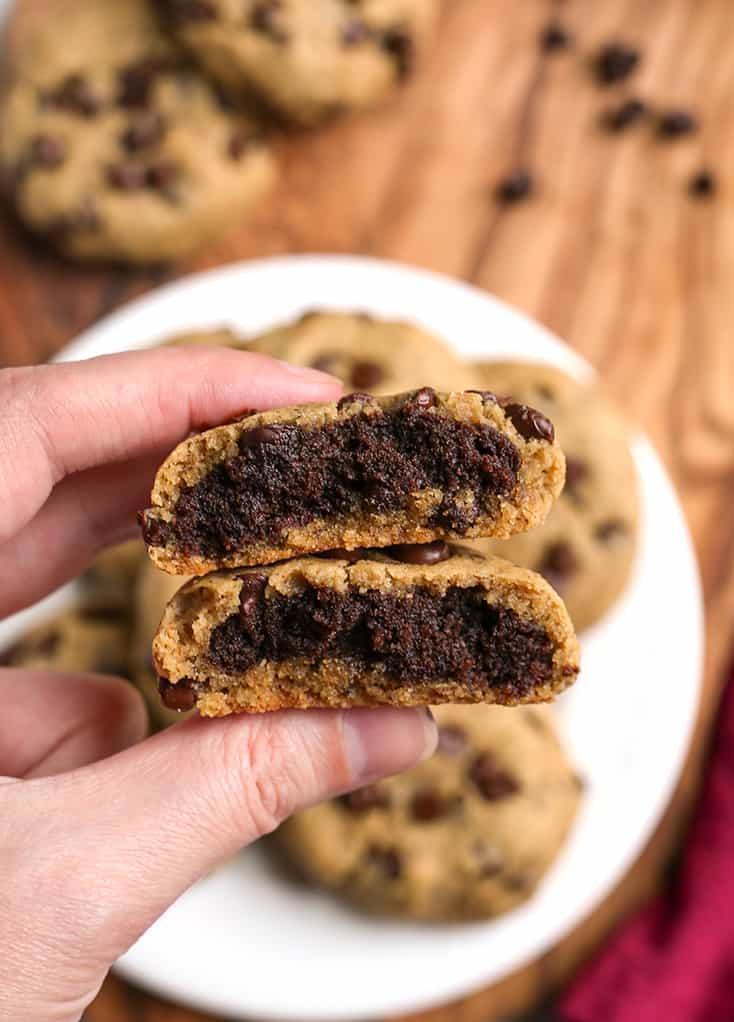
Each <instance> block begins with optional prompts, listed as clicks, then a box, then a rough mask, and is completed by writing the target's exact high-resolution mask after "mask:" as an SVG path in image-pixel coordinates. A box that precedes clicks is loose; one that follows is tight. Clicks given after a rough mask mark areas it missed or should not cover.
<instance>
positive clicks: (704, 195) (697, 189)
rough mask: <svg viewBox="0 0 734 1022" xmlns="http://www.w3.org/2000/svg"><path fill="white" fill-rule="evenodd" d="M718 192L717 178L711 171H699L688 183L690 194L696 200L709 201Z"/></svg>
mask: <svg viewBox="0 0 734 1022" xmlns="http://www.w3.org/2000/svg"><path fill="white" fill-rule="evenodd" d="M715 192H716V178H715V177H714V175H713V174H712V173H711V171H710V170H699V171H698V172H697V173H696V174H694V175H693V177H692V178H691V180H690V181H689V182H688V194H689V195H692V196H693V197H694V198H696V199H708V198H710V197H711V196H712V195H713V194H714V193H715Z"/></svg>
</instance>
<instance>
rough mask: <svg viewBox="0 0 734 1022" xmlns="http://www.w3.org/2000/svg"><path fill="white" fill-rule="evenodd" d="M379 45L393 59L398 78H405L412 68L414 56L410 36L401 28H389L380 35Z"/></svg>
mask: <svg viewBox="0 0 734 1022" xmlns="http://www.w3.org/2000/svg"><path fill="white" fill-rule="evenodd" d="M381 45H382V48H383V50H385V51H386V52H387V53H389V54H390V56H391V57H392V58H393V60H394V61H395V68H396V72H397V76H398V78H399V79H404V78H407V77H408V75H409V74H410V72H411V71H412V70H413V63H414V58H415V44H414V43H413V39H412V37H411V36H409V35H408V33H407V32H404V31H403V30H402V29H398V28H395V29H390V30H389V31H388V32H385V33H384V35H383V36H382V39H381Z"/></svg>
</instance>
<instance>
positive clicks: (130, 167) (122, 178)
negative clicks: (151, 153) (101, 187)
mask: <svg viewBox="0 0 734 1022" xmlns="http://www.w3.org/2000/svg"><path fill="white" fill-rule="evenodd" d="M107 183H108V184H109V185H110V187H112V188H117V189H118V190H119V191H123V192H132V191H137V190H138V189H140V188H145V186H146V184H147V171H146V168H145V167H144V166H143V165H142V164H141V163H116V164H114V165H113V166H111V167H108V168H107Z"/></svg>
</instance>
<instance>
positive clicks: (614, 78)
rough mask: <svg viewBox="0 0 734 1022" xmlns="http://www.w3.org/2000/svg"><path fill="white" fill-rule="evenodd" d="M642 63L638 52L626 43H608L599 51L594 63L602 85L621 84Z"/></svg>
mask: <svg viewBox="0 0 734 1022" xmlns="http://www.w3.org/2000/svg"><path fill="white" fill-rule="evenodd" d="M639 63H640V54H639V51H638V50H635V49H633V48H632V47H631V46H627V45H626V43H620V42H612V43H607V44H606V45H605V46H603V47H602V48H601V50H600V51H599V53H598V55H597V57H596V60H595V62H594V68H595V71H596V77H597V80H598V82H599V84H600V85H613V84H614V83H615V82H621V81H622V80H623V79H624V78H627V77H628V76H629V75H631V74H632V72H633V71H634V70H635V68H636V67H637V65H638V64H639Z"/></svg>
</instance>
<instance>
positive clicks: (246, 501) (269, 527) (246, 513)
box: [144, 391, 520, 557]
mask: <svg viewBox="0 0 734 1022" xmlns="http://www.w3.org/2000/svg"><path fill="white" fill-rule="evenodd" d="M425 393H430V395H431V401H430V403H429V404H428V405H426V403H425V400H419V397H420V396H421V395H424V392H423V391H420V392H419V393H418V394H417V395H414V397H413V398H411V399H409V400H408V401H406V403H405V404H404V405H403V406H402V407H400V408H397V409H394V410H392V411H390V412H386V413H382V412H380V411H379V410H378V409H377V406H376V405H374V406H373V408H374V411H372V412H371V414H358V415H354V416H351V417H350V418H348V419H343V420H340V421H337V422H333V423H330V424H328V425H326V426H322V427H318V428H315V429H303V428H301V427H299V426H295V425H292V424H283V425H279V424H274V425H272V426H265V427H262V426H261V427H259V428H257V429H253V430H250V431H248V432H247V433H244V434H243V435H242V437H241V438H240V442H239V453H238V454H236V455H235V456H234V457H233V458H231V459H230V460H229V461H227V462H223V463H221V464H218V465H216V466H215V467H214V468H213V469H212V470H211V472H209V473H208V474H207V475H206V476H205V477H204V478H203V479H202V480H201V481H200V482H199V483H197V484H196V485H195V486H192V487H190V488H189V489H187V490H184V491H183V492H182V493H181V495H180V497H179V499H178V502H177V505H176V509H175V520H174V522H173V526H172V530H171V531H172V537H171V536H170V535H169V530H168V529H164V530H163V532H162V533H161V530H155V529H153V528H152V527H153V525H154V524H155V520H154V519H148V522H147V528H146V529H145V530H144V534H145V539H146V542H148V543H149V544H151V545H157V544H160V543H161V541H162V542H165V541H166V539H168V538H174V539H175V541H176V542H177V543H178V545H179V547H180V549H181V550H182V551H183V552H184V553H186V554H188V555H192V554H199V555H203V556H208V557H219V556H221V555H223V554H226V553H227V552H228V551H231V550H236V549H241V548H242V547H243V546H244V545H245V544H247V543H248V542H251V541H253V540H265V541H268V542H271V543H273V542H275V543H277V542H278V540H279V539H280V537H281V535H282V533H283V531H284V529H287V528H291V527H294V526H303V525H306V524H308V523H309V522H312V521H314V520H316V519H325V520H327V521H328V520H333V519H334V518H335V517H336V516H338V515H346V514H350V513H355V512H357V513H360V514H371V513H380V512H391V511H397V510H399V509H400V508H403V507H405V505H406V503H407V498H408V495H409V494H411V493H415V492H416V491H421V490H426V489H430V488H436V489H440V490H442V492H443V500H442V502H441V504H440V506H439V507H438V508H437V509H436V511H435V513H434V515H433V519H432V521H431V522H430V523H429V524H431V525H435V526H440V527H444V528H450V529H452V530H453V531H454V532H457V533H464V532H465V531H466V530H467V529H468V528H469V527H470V526H471V525H473V524H474V522H476V520H477V518H478V517H479V515H480V513H481V511H482V509H484V508H486V505H487V498H488V497H491V496H500V495H506V494H508V493H510V492H511V491H512V489H513V488H514V486H515V483H516V480H517V473H518V470H519V467H520V455H519V452H518V450H517V448H516V447H515V445H514V444H513V443H512V442H511V441H510V440H509V439H508V438H507V437H506V436H504V435H503V434H502V433H501V432H500V431H499V430H498V429H496V428H495V427H493V426H490V425H488V424H486V423H482V424H473V423H468V422H458V421H456V420H455V419H453V418H450V417H448V416H447V415H442V414H440V413H437V412H434V411H433V410H431V408H432V405H433V404H434V402H435V395H433V392H425ZM364 400H365V402H366V403H367V402H370V401H371V399H370V398H365V399H364ZM368 407H369V406H368ZM461 491H464V492H463V493H462V496H461V500H459V499H458V498H459V494H460V492H461ZM466 491H470V494H471V496H470V499H469V500H467V499H466V496H465V493H466ZM154 534H155V535H154Z"/></svg>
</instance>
